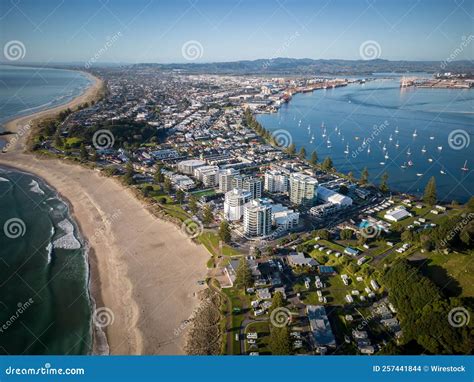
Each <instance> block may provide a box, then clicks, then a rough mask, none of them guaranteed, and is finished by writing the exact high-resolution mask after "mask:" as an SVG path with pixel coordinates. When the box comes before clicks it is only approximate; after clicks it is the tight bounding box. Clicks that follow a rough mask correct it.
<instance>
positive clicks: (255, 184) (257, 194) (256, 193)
mask: <svg viewBox="0 0 474 382" xmlns="http://www.w3.org/2000/svg"><path fill="white" fill-rule="evenodd" d="M262 183H263V182H262V180H261V179H259V178H255V177H247V178H244V180H243V183H242V188H243V190H244V191H249V192H250V193H251V194H252V199H258V198H261V197H262Z"/></svg>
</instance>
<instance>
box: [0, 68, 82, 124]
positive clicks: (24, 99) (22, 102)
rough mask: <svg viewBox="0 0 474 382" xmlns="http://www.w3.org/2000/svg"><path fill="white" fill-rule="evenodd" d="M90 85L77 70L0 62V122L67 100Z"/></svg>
mask: <svg viewBox="0 0 474 382" xmlns="http://www.w3.org/2000/svg"><path fill="white" fill-rule="evenodd" d="M90 85H91V79H90V78H88V77H87V76H86V75H84V73H81V72H78V71H73V70H63V69H51V68H30V67H22V66H11V65H0V124H3V123H5V122H6V121H8V120H11V119H13V118H16V117H19V116H22V115H28V114H32V113H34V112H37V111H40V110H43V109H49V108H51V107H54V106H57V105H61V104H64V103H67V102H69V101H71V100H72V99H73V98H75V97H77V96H78V95H80V94H81V93H83V92H84V90H85V89H86V88H88V87H89V86H90Z"/></svg>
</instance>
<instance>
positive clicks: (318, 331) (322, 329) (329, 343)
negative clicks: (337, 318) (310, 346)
mask: <svg viewBox="0 0 474 382" xmlns="http://www.w3.org/2000/svg"><path fill="white" fill-rule="evenodd" d="M306 313H307V314H308V319H309V325H310V327H311V332H312V340H313V342H314V345H315V347H317V348H321V347H322V348H327V347H332V348H334V347H336V339H335V337H334V334H333V332H332V328H331V324H330V323H329V319H328V316H327V314H326V309H325V308H324V306H322V305H307V306H306Z"/></svg>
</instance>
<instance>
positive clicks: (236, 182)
mask: <svg viewBox="0 0 474 382" xmlns="http://www.w3.org/2000/svg"><path fill="white" fill-rule="evenodd" d="M231 182H232V188H237V189H238V190H241V189H242V186H243V184H244V177H243V176H242V175H236V176H234V177H233V178H232V181H231Z"/></svg>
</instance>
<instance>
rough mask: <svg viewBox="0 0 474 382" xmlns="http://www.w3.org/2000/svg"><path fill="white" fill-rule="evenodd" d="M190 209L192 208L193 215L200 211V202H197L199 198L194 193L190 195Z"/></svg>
mask: <svg viewBox="0 0 474 382" xmlns="http://www.w3.org/2000/svg"><path fill="white" fill-rule="evenodd" d="M189 209H190V210H191V212H192V213H193V215H196V214H197V213H198V211H199V207H198V204H197V199H196V197H195V196H194V195H191V196H190V197H189Z"/></svg>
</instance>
